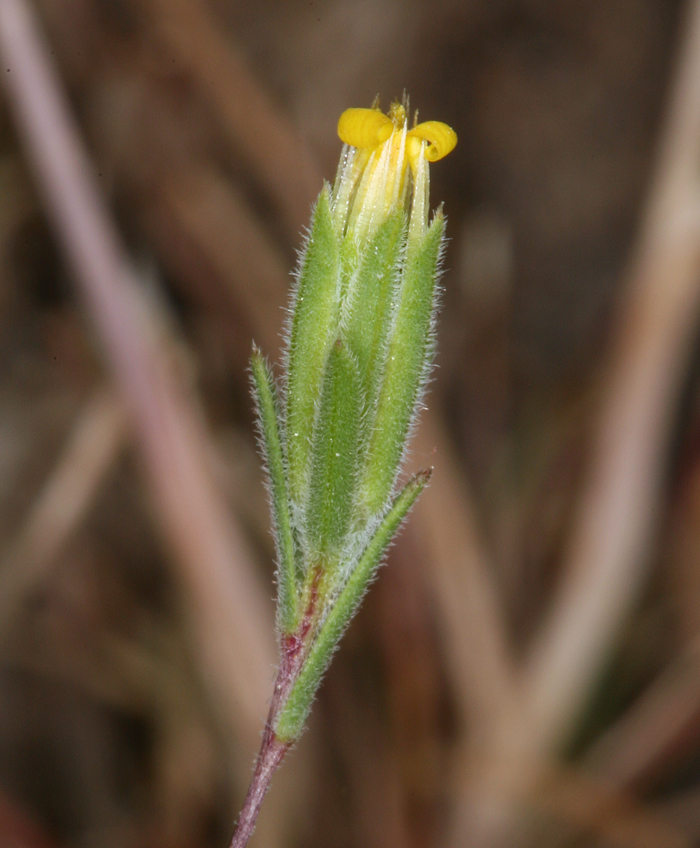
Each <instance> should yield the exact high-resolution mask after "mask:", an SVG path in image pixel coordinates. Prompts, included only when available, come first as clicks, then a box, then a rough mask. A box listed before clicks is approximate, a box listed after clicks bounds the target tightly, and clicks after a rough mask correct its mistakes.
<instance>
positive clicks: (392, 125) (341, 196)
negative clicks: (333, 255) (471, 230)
mask: <svg viewBox="0 0 700 848" xmlns="http://www.w3.org/2000/svg"><path fill="white" fill-rule="evenodd" d="M338 135H339V136H340V139H341V141H343V142H344V143H345V147H344V148H343V154H342V156H341V160H340V166H339V168H338V177H337V179H336V184H335V188H334V191H333V216H334V219H335V222H336V226H338V227H339V228H341V229H342V230H343V231H344V232H346V233H347V234H349V235H352V236H354V238H355V239H356V240H362V239H364V238H365V237H367V236H368V235H369V234H370V233H371V232H372V231H374V229H375V228H376V227H377V226H379V225H380V224H381V223H382V221H384V220H385V219H386V217H387V216H388V215H389V214H390V213H391V212H392V211H394V210H395V209H399V208H408V209H409V213H410V223H409V240H411V239H413V238H414V237H418V236H421V235H422V234H423V233H424V232H425V229H426V226H427V223H428V193H429V186H430V176H429V172H428V163H429V162H437V161H438V159H442V158H443V156H447V154H448V153H449V152H450V151H451V150H453V149H454V146H455V145H456V144H457V134H456V133H455V131H454V130H453V129H451V128H450V127H448V126H447V124H443V123H441V122H440V121H426V122H424V123H421V124H416V125H414V126H413V128H412V129H408V122H407V120H406V108H405V107H404V106H402V105H401V104H400V103H392V105H391V108H390V110H389V113H388V115H385V114H384V113H383V112H381V111H380V110H379V109H378V108H372V109H346V110H345V112H343V114H342V115H341V116H340V120H339V121H338ZM409 194H410V197H409Z"/></svg>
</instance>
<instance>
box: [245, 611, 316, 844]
mask: <svg viewBox="0 0 700 848" xmlns="http://www.w3.org/2000/svg"><path fill="white" fill-rule="evenodd" d="M314 605H315V597H314V598H313V599H312V602H311V604H310V605H309V610H308V611H307V614H306V616H305V617H304V621H303V622H302V625H301V627H300V629H299V631H298V633H297V634H296V635H290V636H287V637H285V638H284V639H283V640H282V646H281V647H282V662H281V664H280V669H279V671H278V673H277V679H276V680H275V689H274V693H273V695H272V701H271V703H270V712H269V714H268V716H267V722H266V724H265V730H264V732H263V738H262V743H261V745H260V751H259V752H258V757H257V759H256V761H255V771H254V772H253V777H252V779H251V781H250V786H249V787H248V793H247V795H246V796H245V800H244V801H243V807H242V809H241V813H240V815H239V817H238V822H237V823H236V829H235V831H234V834H233V839H232V840H231V846H230V848H245V846H246V845H247V844H248V840H249V839H250V837H251V836H252V835H253V830H254V829H255V823H256V821H257V819H258V813H259V812H260V807H261V805H262V802H263V798H264V797H265V793H266V792H267V790H268V789H269V786H270V782H271V781H272V775H273V774H274V773H275V771H276V770H277V768H278V767H279V765H280V763H281V762H282V760H283V759H284V755H285V754H286V753H287V751H288V750H289V749H290V748H291V747H292V745H293V744H294V740H291V741H290V740H285V741H282V740H280V739H278V738H277V735H276V734H275V731H274V727H275V722H276V720H277V717H278V715H279V713H280V710H281V709H282V707H284V705H285V703H286V701H287V698H288V697H289V692H290V690H291V688H292V686H293V684H294V681H295V680H296V678H297V676H298V674H299V671H300V669H301V666H302V663H303V659H304V651H303V648H304V641H303V639H304V636H306V635H307V633H308V631H309V628H310V619H311V616H312V615H313V609H314Z"/></svg>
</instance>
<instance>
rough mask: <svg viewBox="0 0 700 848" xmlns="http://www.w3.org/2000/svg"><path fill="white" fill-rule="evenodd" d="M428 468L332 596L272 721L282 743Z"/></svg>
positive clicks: (295, 733)
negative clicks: (288, 691) (329, 608)
mask: <svg viewBox="0 0 700 848" xmlns="http://www.w3.org/2000/svg"><path fill="white" fill-rule="evenodd" d="M430 473H431V472H429V471H421V472H420V473H418V474H416V476H415V477H413V478H412V479H411V480H409V482H408V483H407V484H406V486H405V487H404V488H403V489H402V491H401V492H400V493H399V494H398V495H397V496H396V498H395V499H394V502H393V504H392V505H391V508H390V509H389V511H388V512H387V514H386V515H385V516H384V519H383V520H382V522H381V524H380V525H379V527H378V528H377V530H376V531H375V533H374V536H373V537H372V539H371V540H370V542H369V544H368V545H367V547H366V548H365V550H364V552H363V554H362V556H361V557H360V559H359V561H358V563H357V565H356V566H355V568H354V569H353V571H352V572H351V574H350V577H349V578H348V580H347V583H346V584H345V586H344V587H343V589H342V591H341V592H340V594H339V595H338V597H337V598H336V600H335V602H334V603H333V606H332V607H331V610H330V612H329V613H328V615H327V617H326V620H325V621H324V623H323V625H322V626H321V629H320V630H319V632H318V635H317V636H316V638H315V640H314V642H313V645H312V646H311V650H310V651H309V654H308V656H307V657H306V660H305V661H304V665H303V666H302V669H301V672H300V673H299V676H298V677H297V679H296V681H295V682H294V684H293V686H292V688H291V691H290V693H289V696H288V698H287V700H286V702H285V705H284V707H283V708H282V710H281V712H280V714H279V716H278V717H277V721H276V723H275V727H274V730H275V734H276V736H277V738H278V739H279V740H280V741H282V742H293V741H294V740H295V739H298V738H299V736H300V735H301V732H302V730H303V729H304V724H305V722H306V719H307V716H308V714H309V710H310V709H311V704H312V702H313V699H314V696H315V695H316V691H317V689H318V687H319V684H320V682H321V678H322V677H323V674H324V672H325V670H326V668H327V667H328V664H329V662H330V660H331V656H332V655H333V652H334V650H335V648H336V646H337V645H338V642H339V641H340V637H341V636H342V635H343V632H344V630H345V628H346V627H347V626H348V624H349V623H350V620H351V619H352V617H353V615H354V614H355V612H356V611H357V608H358V607H359V605H360V602H361V601H362V597H363V595H364V593H365V591H366V590H367V587H368V586H369V584H370V583H371V582H372V579H373V577H374V576H375V574H376V571H377V568H378V566H379V563H380V562H381V558H382V556H383V554H384V552H385V551H386V548H387V546H388V545H389V543H390V542H391V540H392V538H393V537H394V535H395V534H396V532H397V530H398V529H399V526H400V525H401V522H402V521H403V520H404V518H405V517H406V515H407V514H408V511H409V510H410V509H411V507H412V506H413V504H414V503H415V501H416V498H417V497H418V495H419V494H420V493H421V491H422V490H423V489H424V487H425V485H426V484H427V482H428V480H429V479H430Z"/></svg>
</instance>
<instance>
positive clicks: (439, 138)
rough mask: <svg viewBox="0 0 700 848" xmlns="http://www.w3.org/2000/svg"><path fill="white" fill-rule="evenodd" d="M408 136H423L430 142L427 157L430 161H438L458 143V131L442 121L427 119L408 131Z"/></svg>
mask: <svg viewBox="0 0 700 848" xmlns="http://www.w3.org/2000/svg"><path fill="white" fill-rule="evenodd" d="M408 137H409V138H411V137H413V138H422V139H425V141H427V142H428V146H427V147H426V149H425V158H426V159H427V160H428V162H437V161H438V159H442V158H443V156H447V154H448V153H451V152H452V151H453V150H454V148H455V145H456V144H457V133H456V132H455V131H454V130H453V129H452V127H448V126H447V124H443V123H442V121H425V122H424V123H422V124H418V126H417V127H414V128H413V129H412V130H410V132H409V133H408Z"/></svg>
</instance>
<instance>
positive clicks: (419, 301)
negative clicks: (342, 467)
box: [360, 212, 445, 515]
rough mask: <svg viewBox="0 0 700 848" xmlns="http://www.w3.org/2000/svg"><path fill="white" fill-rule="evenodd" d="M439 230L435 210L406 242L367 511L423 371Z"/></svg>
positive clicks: (380, 496)
mask: <svg viewBox="0 0 700 848" xmlns="http://www.w3.org/2000/svg"><path fill="white" fill-rule="evenodd" d="M444 229H445V222H444V218H443V216H442V214H441V213H440V212H437V213H436V215H435V217H434V218H433V221H432V223H431V225H430V227H429V228H428V231H427V233H426V234H425V237H424V238H423V239H421V240H420V241H418V242H416V243H414V244H412V245H411V244H410V245H409V250H408V252H407V255H406V261H405V264H404V270H403V275H402V281H401V287H400V291H399V299H398V303H397V306H396V311H395V316H394V325H393V329H392V333H391V339H390V342H389V349H388V355H387V359H386V366H385V371H384V375H383V380H382V385H381V388H380V394H379V401H378V405H377V413H376V416H375V420H374V427H373V430H372V435H371V439H370V445H369V449H368V454H367V462H366V465H365V469H364V473H363V479H362V484H361V491H360V498H361V502H362V504H363V506H364V507H365V510H366V511H367V513H368V514H369V515H372V514H375V513H377V512H379V511H381V510H382V508H383V507H384V504H385V503H386V500H387V498H388V497H389V495H390V493H391V490H392V488H393V485H394V481H395V479H396V475H397V474H398V471H399V466H400V464H401V460H402V458H403V454H404V450H405V445H406V440H407V438H408V433H409V429H410V426H411V422H412V421H413V418H414V416H415V413H416V408H417V405H418V401H419V399H420V392H421V389H422V387H423V385H424V383H425V379H426V376H427V373H428V368H429V365H430V359H431V356H432V347H433V345H432V325H433V317H434V312H435V293H436V287H437V277H438V262H439V257H440V248H441V246H442V239H443V234H444Z"/></svg>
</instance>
